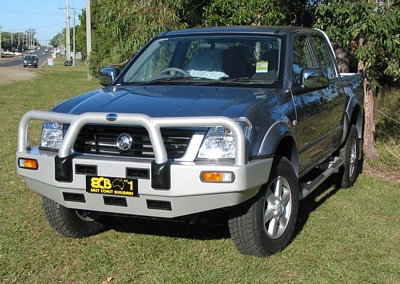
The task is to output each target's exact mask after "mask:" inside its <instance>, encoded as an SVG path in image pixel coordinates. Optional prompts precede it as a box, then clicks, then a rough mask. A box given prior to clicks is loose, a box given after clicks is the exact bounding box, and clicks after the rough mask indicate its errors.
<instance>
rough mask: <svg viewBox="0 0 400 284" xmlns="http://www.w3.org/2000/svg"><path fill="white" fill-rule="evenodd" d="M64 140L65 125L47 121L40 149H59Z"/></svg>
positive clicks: (43, 129)
mask: <svg viewBox="0 0 400 284" xmlns="http://www.w3.org/2000/svg"><path fill="white" fill-rule="evenodd" d="M63 138H64V125H63V124H62V123H59V122H54V121H45V122H44V123H43V128H42V134H41V135H40V147H42V148H48V149H59V148H60V145H61V142H62V140H63Z"/></svg>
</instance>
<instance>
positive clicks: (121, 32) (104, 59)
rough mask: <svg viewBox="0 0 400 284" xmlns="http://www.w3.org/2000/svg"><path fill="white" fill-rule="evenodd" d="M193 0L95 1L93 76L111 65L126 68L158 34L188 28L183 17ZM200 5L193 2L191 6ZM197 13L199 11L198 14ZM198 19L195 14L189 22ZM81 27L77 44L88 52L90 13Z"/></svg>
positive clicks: (81, 19) (83, 15)
mask: <svg viewBox="0 0 400 284" xmlns="http://www.w3.org/2000/svg"><path fill="white" fill-rule="evenodd" d="M188 3H190V1H189V0H180V1H179V0H178V1H176V0H175V1H174V0H169V1H158V0H151V1H134V2H132V1H129V0H119V1H117V0H102V1H94V2H92V4H91V22H92V51H91V53H90V58H89V62H88V67H89V71H90V73H91V74H92V75H95V76H96V75H97V74H98V72H99V71H100V70H101V69H102V68H104V67H107V66H112V65H114V66H119V67H123V66H124V65H125V64H126V63H127V62H128V61H129V59H130V58H132V56H133V55H134V54H135V53H136V52H137V51H139V49H140V48H141V47H142V46H143V45H144V44H145V43H146V42H147V41H149V40H150V39H151V38H152V37H154V36H155V35H156V34H158V33H160V32H162V31H165V30H168V29H176V28H183V27H186V26H187V24H186V23H185V22H180V20H179V17H180V16H183V14H184V13H186V12H187V11H188V8H190V7H191V6H188V5H189V4H188ZM193 4H196V2H195V3H192V4H191V5H193ZM194 15H196V14H194ZM193 19H195V17H194V16H193V14H192V15H191V16H190V17H189V18H188V21H191V20H193ZM80 22H81V23H83V24H81V26H80V27H79V28H78V29H77V30H78V31H77V45H78V47H79V48H80V49H81V50H83V51H86V46H85V45H86V41H85V39H84V37H85V32H86V26H85V24H84V23H85V22H86V16H85V13H82V15H81V16H80Z"/></svg>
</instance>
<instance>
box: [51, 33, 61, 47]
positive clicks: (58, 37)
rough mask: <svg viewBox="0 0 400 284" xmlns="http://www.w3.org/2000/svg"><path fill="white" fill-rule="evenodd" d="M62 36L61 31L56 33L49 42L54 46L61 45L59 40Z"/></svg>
mask: <svg viewBox="0 0 400 284" xmlns="http://www.w3.org/2000/svg"><path fill="white" fill-rule="evenodd" d="M62 38H63V34H62V33H58V34H56V35H55V36H54V37H53V38H52V39H51V40H50V41H49V44H50V45H51V46H53V47H55V48H57V47H59V46H60V45H61V40H62Z"/></svg>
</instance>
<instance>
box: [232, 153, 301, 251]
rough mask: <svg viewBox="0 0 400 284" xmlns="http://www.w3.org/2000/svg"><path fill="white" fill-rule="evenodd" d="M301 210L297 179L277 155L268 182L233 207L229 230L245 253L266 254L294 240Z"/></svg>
mask: <svg viewBox="0 0 400 284" xmlns="http://www.w3.org/2000/svg"><path fill="white" fill-rule="evenodd" d="M298 209H299V190H298V180H297V177H296V174H295V172H294V170H293V167H292V165H291V163H290V162H289V160H288V159H287V158H285V157H281V156H277V157H275V159H274V163H273V166H272V169H271V173H270V178H269V181H268V182H267V183H266V184H265V185H263V186H262V187H261V189H260V191H259V193H258V194H257V195H256V196H255V197H254V198H252V199H250V200H248V201H246V202H244V203H242V204H239V205H237V206H235V207H232V208H231V210H230V218H229V223H228V224H229V231H230V234H231V237H232V240H233V243H234V244H235V246H236V248H237V249H238V250H239V251H240V252H241V253H243V254H247V255H255V256H261V257H263V256H267V255H271V254H274V253H277V252H279V251H281V250H282V249H284V248H285V247H286V246H287V245H288V244H289V242H290V241H291V239H292V237H293V234H294V229H295V226H296V222H297V214H298Z"/></svg>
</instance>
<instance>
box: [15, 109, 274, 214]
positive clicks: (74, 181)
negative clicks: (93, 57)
mask: <svg viewBox="0 0 400 284" xmlns="http://www.w3.org/2000/svg"><path fill="white" fill-rule="evenodd" d="M113 117H114V118H115V117H117V119H114V120H112V121H109V120H107V114H105V113H86V114H82V115H79V116H76V115H68V114H56V113H50V112H41V111H32V112H28V113H27V114H25V115H24V117H23V118H22V119H21V122H20V125H19V129H18V151H17V153H16V158H17V173H18V174H20V175H21V176H23V177H24V179H25V181H26V183H27V185H28V186H29V187H30V188H31V189H33V190H34V191H37V192H38V193H40V194H41V195H44V196H46V197H48V198H50V199H52V200H54V201H56V202H57V203H59V204H61V205H63V206H65V207H67V208H72V209H82V210H90V211H98V212H107V213H116V214H128V215H137V216H148V217H160V218H174V217H179V216H185V215H189V214H194V213H199V212H204V211H208V210H212V209H218V208H224V207H228V206H232V205H236V204H240V203H242V202H244V201H246V200H248V199H249V198H251V197H252V196H254V195H255V194H257V192H258V190H259V188H260V186H261V185H262V184H264V183H266V182H267V180H268V177H269V173H270V169H271V166H272V158H268V159H260V160H253V161H250V162H248V161H246V158H245V156H246V155H245V138H244V135H243V131H242V129H241V128H240V126H239V125H238V124H237V123H236V122H235V121H233V120H232V119H229V118H226V117H188V118H150V117H148V116H145V115H138V114H113ZM33 119H39V120H50V121H59V122H64V123H69V124H70V127H69V129H68V132H67V134H66V135H65V137H64V140H63V142H62V144H61V146H60V149H59V151H58V152H50V151H41V150H40V149H39V148H38V147H34V148H31V147H30V145H29V142H28V141H29V137H28V133H27V132H28V124H29V122H30V121H31V120H33ZM87 123H99V124H112V123H115V124H129V125H142V126H143V127H146V129H147V130H148V133H149V135H150V140H151V143H152V146H153V149H154V154H155V160H154V161H152V160H139V159H132V158H129V159H128V158H115V157H113V158H111V157H98V156H86V155H80V156H74V155H73V154H72V152H71V148H72V145H73V143H74V141H75V139H76V137H77V136H78V134H79V131H80V129H81V128H82V126H83V125H85V124H87ZM217 125H224V126H226V127H229V129H231V131H232V132H233V133H234V135H235V143H236V148H235V149H236V158H235V161H234V162H224V163H217V164H216V163H211V162H210V163H205V162H196V161H180V162H179V161H168V159H167V155H166V150H165V146H164V143H163V141H162V138H161V134H160V128H161V127H171V126H172V127H177V126H217ZM21 159H33V160H36V161H37V165H38V166H37V169H35V170H33V169H26V168H24V167H22V166H21V164H20V160H21ZM60 159H61V160H63V159H67V160H68V163H67V164H68V165H67V166H66V167H65V168H64V169H63V171H64V172H67V176H68V178H66V179H64V178H61V179H60V178H59V177H60V173H59V168H60V164H59V162H58V161H59V160H60ZM165 163H168V171H166V174H165V172H164V175H166V176H167V179H168V182H167V183H166V184H168V186H167V187H164V188H163V187H162V186H161V187H160V186H155V184H157V183H154V180H157V176H156V175H157V173H158V172H157V171H156V172H155V171H154V164H156V165H163V164H165ZM61 167H62V165H61ZM82 169H83V170H82ZM85 169H90V170H85ZM203 171H209V172H228V173H230V174H232V175H233V176H234V179H233V180H232V181H231V182H229V183H228V182H222V183H221V182H204V181H202V179H201V174H202V172H203ZM132 172H140V173H148V174H144V175H141V174H138V175H137V176H136V177H135V178H132V177H131V176H130V175H131V174H130V173H132ZM61 176H63V175H61ZM93 176H94V177H99V178H104V177H105V178H111V179H121V180H126V179H128V178H129V179H130V180H131V181H132V180H133V182H132V183H134V184H135V186H134V187H135V195H134V196H127V195H118V194H116V193H115V192H113V194H108V192H107V191H103V190H102V189H104V188H106V186H104V185H105V184H104V183H103V184H101V185H100V186H98V187H97V188H96V189H98V192H96V193H92V192H91V191H93V189H92V188H91V185H88V181H87V179H88V177H89V179H91V178H92V177H93ZM89 184H90V182H89ZM109 184H110V183H109ZM161 184H162V182H161ZM113 186H114V185H113Z"/></svg>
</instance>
